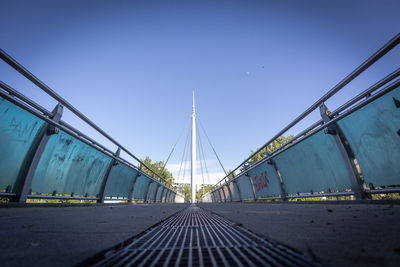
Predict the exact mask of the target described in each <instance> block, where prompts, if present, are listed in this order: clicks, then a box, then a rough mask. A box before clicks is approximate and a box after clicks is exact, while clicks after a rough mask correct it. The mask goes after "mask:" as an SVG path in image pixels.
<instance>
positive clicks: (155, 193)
mask: <svg viewBox="0 0 400 267" xmlns="http://www.w3.org/2000/svg"><path fill="white" fill-rule="evenodd" d="M160 186H161V185H160V184H159V183H157V187H156V191H155V192H154V200H153V203H156V202H157V192H158V188H160Z"/></svg>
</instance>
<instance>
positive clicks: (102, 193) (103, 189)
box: [97, 148, 121, 203]
mask: <svg viewBox="0 0 400 267" xmlns="http://www.w3.org/2000/svg"><path fill="white" fill-rule="evenodd" d="M120 153H121V148H118V149H117V151H116V152H115V153H114V156H115V157H116V158H117V157H119V155H120ZM116 165H118V161H116V160H115V159H114V158H113V159H112V160H111V162H110V165H109V166H108V169H107V172H106V174H105V176H104V179H103V184H102V185H101V188H100V194H99V199H98V200H97V203H104V199H105V197H106V195H105V193H106V188H107V185H108V181H109V178H110V175H111V171H112V168H113V167H114V166H116Z"/></svg>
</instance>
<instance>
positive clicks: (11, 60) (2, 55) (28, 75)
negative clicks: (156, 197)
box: [0, 48, 176, 193]
mask: <svg viewBox="0 0 400 267" xmlns="http://www.w3.org/2000/svg"><path fill="white" fill-rule="evenodd" d="M0 58H1V59H2V60H3V61H4V62H6V63H7V64H8V65H10V66H11V67H12V68H14V69H15V70H16V71H18V72H19V73H21V74H22V75H23V76H24V77H25V78H27V79H28V80H30V81H31V82H32V83H34V84H35V85H36V86H38V87H39V88H40V89H42V90H43V91H44V92H46V93H47V94H48V95H50V96H51V97H52V98H54V99H55V100H57V101H58V102H59V103H60V104H62V105H63V106H65V107H66V108H68V109H69V110H70V111H71V112H72V113H74V114H75V115H76V116H78V117H79V118H80V119H82V120H83V121H84V122H86V123H87V124H89V125H90V126H91V127H92V128H94V129H95V130H96V131H97V132H99V133H100V134H101V135H103V136H104V137H105V138H107V139H108V140H109V141H111V142H112V143H113V144H115V145H116V146H117V147H119V148H121V150H123V151H125V152H126V153H127V154H128V155H129V156H131V157H132V158H134V159H135V160H136V161H137V162H139V163H140V164H141V165H142V166H144V167H146V168H147V169H148V170H149V171H150V172H151V173H153V174H154V175H156V176H157V177H158V178H160V181H164V182H165V183H166V185H169V186H170V187H171V189H172V185H171V184H170V183H169V182H168V181H167V180H165V179H164V178H162V177H161V176H160V175H159V174H158V173H156V172H155V171H153V170H152V169H151V168H150V167H149V166H147V165H146V164H145V163H143V162H142V161H141V160H140V159H139V158H137V157H136V156H135V155H133V154H132V153H131V152H130V151H129V150H128V149H126V148H125V147H124V146H122V145H121V144H120V143H118V142H117V141H116V140H114V139H113V138H112V137H111V136H110V135H108V134H107V133H106V132H105V131H103V130H102V129H101V128H100V127H99V126H97V125H96V124H95V123H94V122H92V121H91V120H90V119H89V118H87V117H86V116H85V115H83V114H82V113H81V112H80V111H79V110H78V109H76V108H75V107H74V106H72V104H70V103H69V102H68V101H67V100H65V99H64V98H63V97H61V96H60V95H59V94H57V93H56V92H55V91H54V90H52V89H51V88H50V87H49V86H47V85H46V84H45V83H44V82H42V81H41V80H39V79H38V78H37V77H36V76H35V75H33V74H32V73H31V72H29V71H28V70H27V69H26V68H25V67H24V66H22V65H21V64H20V63H18V62H17V61H16V60H15V59H14V58H12V57H11V56H10V55H8V54H7V53H6V52H5V51H4V50H3V49H1V48H0ZM0 82H1V81H0ZM1 85H2V87H3V85H5V84H4V83H3V82H1ZM8 87H9V86H8ZM9 88H10V87H9ZM3 89H5V88H4V87H3ZM13 94H15V95H16V96H17V97H18V96H21V94H20V93H18V92H16V91H15V90H14V93H13ZM23 100H24V101H26V102H27V103H28V104H31V103H32V102H33V101H31V100H29V99H28V98H26V97H24V98H23ZM32 106H33V107H34V108H36V109H38V110H40V111H41V112H43V113H44V114H46V115H48V112H49V111H47V110H46V109H45V108H43V107H41V106H40V105H38V104H36V103H35V105H32ZM46 111H47V112H46ZM50 114H51V113H50ZM57 127H59V126H57ZM79 135H80V134H79ZM100 147H102V146H100ZM175 193H176V192H175Z"/></svg>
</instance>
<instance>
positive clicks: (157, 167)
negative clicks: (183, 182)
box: [142, 156, 174, 185]
mask: <svg viewBox="0 0 400 267" xmlns="http://www.w3.org/2000/svg"><path fill="white" fill-rule="evenodd" d="M142 162H143V163H144V164H146V165H147V166H149V168H151V169H152V170H153V171H154V172H155V173H157V174H158V175H160V176H161V177H162V178H164V179H165V180H166V181H167V182H169V183H170V184H172V185H173V184H174V177H173V176H172V173H170V172H169V171H168V169H167V168H164V170H163V171H162V173H160V172H161V170H162V168H163V166H164V161H155V162H153V161H152V160H151V159H150V157H148V156H147V157H146V158H145V159H144V160H142ZM142 170H143V171H144V172H146V173H148V174H149V175H150V176H153V173H152V172H151V171H150V170H149V169H147V168H146V167H144V166H143V167H142Z"/></svg>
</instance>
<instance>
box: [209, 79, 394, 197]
mask: <svg viewBox="0 0 400 267" xmlns="http://www.w3.org/2000/svg"><path fill="white" fill-rule="evenodd" d="M398 86H400V79H398V80H396V81H394V82H392V83H391V84H389V85H387V86H386V87H385V88H383V89H382V90H380V91H379V92H378V93H376V94H374V95H372V96H370V97H369V98H367V99H365V101H363V102H361V103H359V104H358V105H357V106H354V107H352V108H350V109H348V110H346V112H344V113H342V114H338V115H337V116H336V117H334V118H332V119H331V120H330V121H329V122H326V123H324V124H322V125H320V126H318V127H316V128H314V130H313V131H312V132H310V133H309V134H307V135H304V136H303V137H302V138H298V139H297V140H294V141H292V140H291V141H290V142H288V143H285V144H284V145H283V146H281V147H279V148H278V149H277V150H275V151H274V153H273V154H270V155H268V156H266V157H264V158H262V159H260V160H259V161H257V162H256V163H255V164H253V165H251V166H250V167H249V168H247V169H245V170H244V171H242V172H241V173H239V174H238V175H236V176H235V178H233V179H232V180H235V179H237V178H239V177H240V176H241V175H243V173H246V172H248V171H249V170H251V169H254V168H256V167H257V166H259V165H260V164H262V163H264V162H266V161H268V160H270V159H273V158H274V157H276V156H277V155H279V154H281V153H283V152H284V151H285V150H287V149H289V148H290V147H292V146H294V145H296V144H298V143H300V142H302V141H304V140H306V139H308V138H309V137H311V136H313V135H314V134H316V133H317V132H319V131H320V130H322V129H323V128H327V127H329V126H332V125H334V124H335V123H336V122H337V121H339V120H341V119H343V118H344V117H346V116H348V115H349V114H351V113H353V112H355V111H357V110H358V109H360V108H362V107H364V106H365V105H367V104H368V103H371V102H372V101H374V100H375V99H377V98H379V97H380V96H382V95H384V94H385V93H387V92H388V91H390V90H393V89H394V88H396V87H398ZM366 91H367V90H366ZM349 102H350V101H349ZM303 132H304V131H303ZM299 135H300V134H299ZM224 179H226V177H224V178H223V179H222V180H221V181H224ZM221 181H220V182H221ZM220 182H218V183H217V185H218V184H219V183H220ZM218 188H219V187H217V188H216V189H215V190H217V189H218ZM215 190H213V191H212V192H214V191H215Z"/></svg>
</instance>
